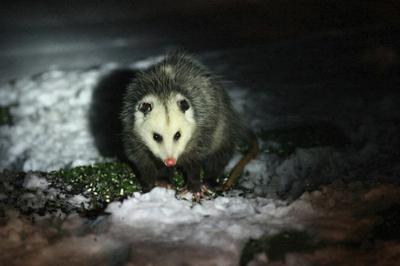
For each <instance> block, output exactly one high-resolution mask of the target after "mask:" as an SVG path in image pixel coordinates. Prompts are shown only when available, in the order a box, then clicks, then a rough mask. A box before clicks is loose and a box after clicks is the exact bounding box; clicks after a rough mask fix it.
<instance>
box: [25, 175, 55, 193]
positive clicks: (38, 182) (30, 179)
mask: <svg viewBox="0 0 400 266" xmlns="http://www.w3.org/2000/svg"><path fill="white" fill-rule="evenodd" d="M22 185H23V187H24V188H26V189H29V190H36V189H40V190H45V189H47V188H48V186H49V183H48V182H47V180H46V179H45V178H42V177H38V176H37V175H35V174H27V175H26V177H25V180H24V183H23V184H22Z"/></svg>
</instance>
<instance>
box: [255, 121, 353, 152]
mask: <svg viewBox="0 0 400 266" xmlns="http://www.w3.org/2000/svg"><path fill="white" fill-rule="evenodd" d="M258 136H259V137H260V138H261V139H263V140H265V141H274V142H277V143H278V144H279V145H278V146H277V147H276V146H270V147H268V148H267V152H269V153H274V154H277V155H279V156H282V157H287V156H289V155H290V154H292V153H294V152H295V150H296V148H312V147H318V146H333V147H343V146H344V145H346V144H347V143H348V140H347V138H346V136H345V135H344V133H343V132H342V131H341V130H340V129H339V128H337V127H335V126H334V125H331V124H327V123H320V124H314V125H306V126H299V127H292V128H282V129H274V130H264V131H261V132H260V133H259V134H258Z"/></svg>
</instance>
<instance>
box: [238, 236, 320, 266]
mask: <svg viewBox="0 0 400 266" xmlns="http://www.w3.org/2000/svg"><path fill="white" fill-rule="evenodd" d="M316 248H318V245H317V244H316V243H313V242H312V239H311V237H310V236H309V235H308V234H307V233H305V232H301V231H284V232H281V233H279V234H276V235H272V236H266V237H263V238H260V239H257V240H250V241H248V242H247V244H246V245H245V247H244V248H243V250H242V255H241V258H240V265H247V264H248V263H249V262H250V261H251V260H252V259H253V258H254V256H255V255H256V254H259V253H265V254H267V256H268V259H269V260H271V261H277V260H283V259H284V257H285V254H286V253H288V252H308V251H312V250H315V249H316Z"/></svg>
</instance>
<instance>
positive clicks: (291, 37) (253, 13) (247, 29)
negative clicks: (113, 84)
mask: <svg viewBox="0 0 400 266" xmlns="http://www.w3.org/2000/svg"><path fill="white" fill-rule="evenodd" d="M1 6H2V7H1V9H0V25H1V44H0V80H1V81H8V80H10V79H14V78H19V77H22V76H27V75H31V74H35V73H38V72H41V71H44V70H46V69H48V68H49V67H51V66H53V65H55V66H58V67H62V68H77V67H89V66H92V65H97V64H101V63H105V62H119V63H123V64H124V63H131V62H133V61H135V60H137V59H141V58H145V57H146V56H149V55H158V54H161V53H163V52H165V51H166V50H169V49H173V48H177V47H180V48H184V49H185V50H187V51H189V52H193V53H201V52H205V51H213V50H214V49H228V48H237V47H244V46H253V47H254V46H257V45H258V46H263V45H271V44H274V43H279V42H282V41H303V40H305V39H307V38H308V39H309V38H316V36H317V37H318V36H319V37H320V36H331V35H334V34H350V35H351V38H353V39H356V40H357V41H358V42H359V43H361V44H365V45H369V46H376V47H379V46H380V45H382V43H384V45H386V44H387V43H393V42H394V41H393V40H392V38H393V36H397V35H398V34H397V32H398V31H397V29H398V28H397V26H398V25H399V22H400V19H399V13H400V12H399V11H400V8H399V7H400V5H399V2H398V1H395V0H393V1H368V0H362V1H361V0H360V1H318V0H301V1H287V0H282V1H281V0H271V1H261V0H260V1H258V0H253V1H235V0H218V1H200V0H197V1H185V0H175V1H161V0H147V1H2V3H1ZM354 33H356V34H358V35H357V36H354ZM319 37H318V38H319ZM385 42H386V43H385ZM378 52H379V51H378ZM382 53H383V55H382V56H383V57H384V58H383V59H382V60H384V61H385V62H386V61H388V60H389V61H390V60H392V59H391V56H392V54H390V51H389V52H387V51H383V52H382ZM378 56H380V55H378ZM385 62H383V63H382V64H385ZM384 67H385V66H384Z"/></svg>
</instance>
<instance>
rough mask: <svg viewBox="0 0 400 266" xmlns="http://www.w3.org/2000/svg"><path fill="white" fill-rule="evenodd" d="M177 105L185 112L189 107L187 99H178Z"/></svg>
mask: <svg viewBox="0 0 400 266" xmlns="http://www.w3.org/2000/svg"><path fill="white" fill-rule="evenodd" d="M178 106H179V108H180V109H181V111H182V112H186V110H188V109H189V108H190V105H189V102H188V101H187V100H180V101H178Z"/></svg>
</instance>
